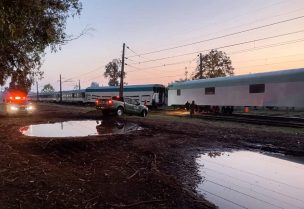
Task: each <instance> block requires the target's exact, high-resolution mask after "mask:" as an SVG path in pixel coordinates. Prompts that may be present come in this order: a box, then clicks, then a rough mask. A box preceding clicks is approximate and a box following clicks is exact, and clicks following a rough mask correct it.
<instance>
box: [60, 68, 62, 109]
mask: <svg viewBox="0 0 304 209" xmlns="http://www.w3.org/2000/svg"><path fill="white" fill-rule="evenodd" d="M59 82H60V93H59V96H60V98H59V101H60V103H61V102H62V85H61V74H60V78H59Z"/></svg>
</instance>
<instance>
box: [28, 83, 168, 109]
mask: <svg viewBox="0 0 304 209" xmlns="http://www.w3.org/2000/svg"><path fill="white" fill-rule="evenodd" d="M61 94H62V96H61V97H62V102H64V103H80V104H95V101H96V100H97V99H110V98H112V97H113V96H118V95H119V87H118V86H105V87H88V88H86V89H79V90H70V91H62V92H61ZM124 96H125V97H129V98H133V99H135V100H137V101H139V102H140V103H141V104H145V105H147V106H156V107H157V106H162V105H165V104H166V87H165V86H164V85H161V84H145V85H127V86H124ZM29 98H30V100H32V101H37V100H38V101H46V102H59V101H60V92H41V93H38V95H37V93H33V92H32V93H30V94H29Z"/></svg>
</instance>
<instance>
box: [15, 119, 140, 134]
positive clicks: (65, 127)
mask: <svg viewBox="0 0 304 209" xmlns="http://www.w3.org/2000/svg"><path fill="white" fill-rule="evenodd" d="M139 130H142V127H140V126H139V125H137V124H135V123H131V122H122V121H120V122H119V121H95V120H84V121H66V122H58V123H47V124H38V125H30V126H24V127H22V128H20V132H21V133H22V134H24V135H27V136H37V137H83V136H92V135H112V134H127V133H130V132H133V131H139Z"/></svg>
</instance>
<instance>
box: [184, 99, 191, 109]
mask: <svg viewBox="0 0 304 209" xmlns="http://www.w3.org/2000/svg"><path fill="white" fill-rule="evenodd" d="M185 108H186V110H187V111H189V109H190V103H189V102H188V101H187V102H186V104H185Z"/></svg>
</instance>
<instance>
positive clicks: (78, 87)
mask: <svg viewBox="0 0 304 209" xmlns="http://www.w3.org/2000/svg"><path fill="white" fill-rule="evenodd" d="M78 89H79V90H80V89H81V88H80V80H78Z"/></svg>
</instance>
